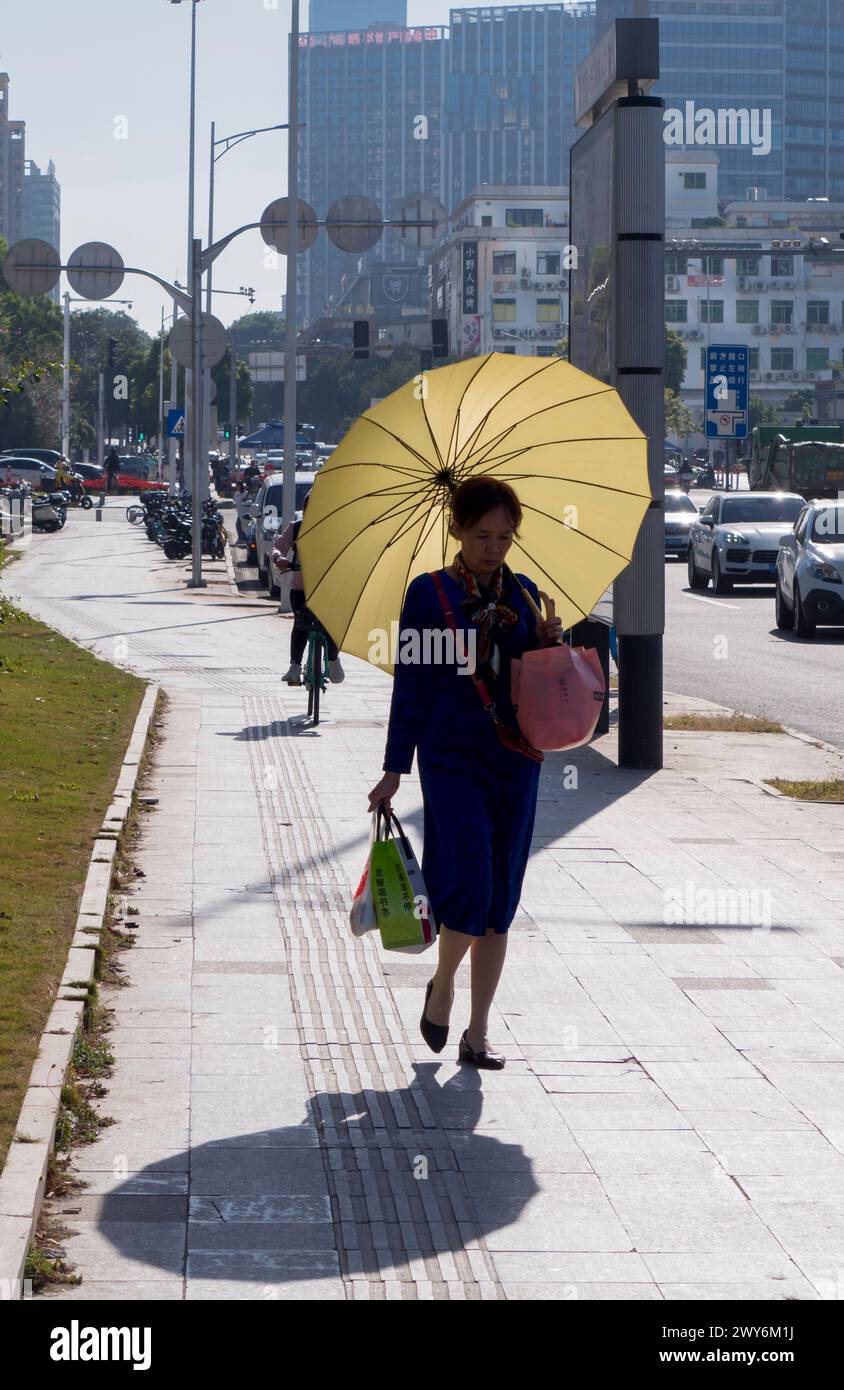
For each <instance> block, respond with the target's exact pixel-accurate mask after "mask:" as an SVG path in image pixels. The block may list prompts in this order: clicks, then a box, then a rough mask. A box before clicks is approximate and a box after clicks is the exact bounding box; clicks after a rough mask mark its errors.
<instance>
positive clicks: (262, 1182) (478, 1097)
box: [69, 1063, 539, 1299]
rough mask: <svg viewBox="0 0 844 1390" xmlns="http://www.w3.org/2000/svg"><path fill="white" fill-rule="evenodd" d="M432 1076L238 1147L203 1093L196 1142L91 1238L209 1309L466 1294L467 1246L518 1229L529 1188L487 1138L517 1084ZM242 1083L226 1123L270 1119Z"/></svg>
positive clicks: (130, 1195)
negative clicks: (102, 1239)
mask: <svg viewBox="0 0 844 1390" xmlns="http://www.w3.org/2000/svg"><path fill="white" fill-rule="evenodd" d="M439 1066H440V1064H439V1063H416V1064H414V1070H415V1072H416V1076H415V1079H414V1081H413V1082H412V1083H411V1084H410V1086H407V1087H402V1088H392V1089H381V1090H376V1089H369V1088H366V1089H360V1090H356V1091H349V1090H346V1091H343V1090H338V1091H328V1090H321V1091H319V1092H317V1093H316V1094H315V1095H313V1096H312V1097H311V1098H310V1099H308V1100H306V1102H305V1105H306V1109H307V1110H308V1112H309V1113H308V1114H307V1115H306V1116H305V1117H304V1118H302V1119H301V1120H300V1121H299V1122H298V1123H296V1124H291V1125H287V1126H283V1127H277V1128H276V1127H269V1128H266V1129H255V1130H251V1131H249V1132H237V1129H238V1127H237V1125H236V1124H232V1123H230V1120H229V1118H228V1117H227V1113H226V1110H227V1107H226V1101H225V1096H224V1094H223V1093H222V1092H220V1091H216V1092H203V1093H201V1094H200V1095H198V1096H197V1097H196V1102H197V1104H196V1107H195V1108H196V1113H195V1115H194V1117H193V1118H194V1121H195V1124H196V1127H197V1131H198V1133H200V1134H202V1135H203V1142H201V1143H199V1144H197V1145H195V1146H193V1147H192V1148H191V1149H190V1151H189V1152H187V1153H184V1154H181V1155H173V1156H172V1157H170V1158H168V1159H165V1160H162V1162H160V1163H154V1164H150V1165H148V1166H147V1167H146V1168H144V1169H143V1170H142V1171H140V1172H137V1173H135V1174H133V1175H132V1176H131V1177H129V1178H127V1179H126V1181H125V1182H123V1183H121V1184H120V1186H118V1187H117V1188H116V1189H115V1190H114V1191H113V1192H111V1193H110V1194H109V1195H108V1196H106V1197H105V1198H104V1199H103V1202H102V1206H101V1209H100V1217H99V1221H98V1228H99V1231H100V1233H101V1234H102V1235H105V1236H106V1237H107V1239H108V1240H109V1241H110V1242H111V1244H112V1245H113V1246H114V1247H115V1248H116V1250H118V1251H119V1252H120V1253H121V1254H122V1256H123V1257H124V1258H126V1259H128V1260H134V1261H137V1262H139V1263H142V1264H144V1265H145V1266H146V1267H147V1270H149V1269H150V1268H151V1267H155V1268H157V1269H160V1270H163V1271H165V1272H166V1273H167V1274H169V1275H172V1276H174V1277H182V1276H185V1275H186V1276H187V1278H188V1280H193V1281H198V1282H197V1283H196V1284H195V1287H196V1288H197V1289H199V1288H203V1289H204V1290H205V1291H206V1293H207V1296H208V1297H210V1298H213V1297H215V1294H214V1292H213V1285H214V1283H215V1282H218V1283H221V1282H226V1283H227V1284H229V1285H234V1286H236V1291H235V1292H234V1294H233V1295H229V1294H226V1295H223V1294H222V1293H221V1294H220V1295H219V1296H220V1297H223V1296H234V1297H256V1298H259V1297H262V1296H263V1297H272V1296H273V1294H272V1290H273V1289H274V1288H275V1289H277V1290H278V1296H285V1290H286V1291H287V1296H288V1297H290V1296H291V1293H293V1289H292V1288H291V1286H295V1288H296V1290H297V1292H296V1293H295V1294H294V1296H301V1297H302V1298H305V1299H307V1298H309V1297H314V1296H316V1297H320V1296H323V1295H321V1294H320V1293H318V1292H317V1290H316V1285H315V1284H314V1293H312V1294H310V1293H309V1292H308V1288H307V1286H308V1285H309V1284H312V1283H313V1281H326V1280H329V1281H331V1280H333V1281H334V1291H333V1294H332V1293H328V1294H326V1295H324V1296H328V1297H330V1296H335V1297H336V1296H342V1285H341V1284H340V1283H339V1278H340V1277H343V1278H345V1279H347V1280H349V1279H359V1280H386V1279H390V1280H400V1281H405V1282H406V1281H412V1280H414V1279H416V1280H430V1281H434V1282H435V1281H437V1280H442V1279H449V1278H450V1279H455V1278H456V1279H458V1280H463V1281H464V1282H467V1283H475V1282H476V1280H477V1278H478V1274H477V1261H475V1270H474V1271H473V1268H472V1265H471V1264H470V1262H469V1259H468V1256H467V1255H466V1250H467V1247H471V1246H472V1245H473V1243H474V1242H475V1241H477V1240H479V1239H480V1240H482V1239H483V1238H484V1237H485V1236H486V1235H488V1234H489V1233H490V1232H491V1231H494V1230H499V1229H501V1228H502V1227H504V1226H508V1225H510V1224H511V1223H512V1222H514V1221H517V1220H518V1218H519V1216H520V1214H521V1212H522V1211H523V1209H524V1207H525V1206H526V1204H527V1203H528V1202H529V1201H530V1199H531V1198H532V1197H533V1196H534V1195H536V1193H538V1192H539V1187H538V1184H537V1183H536V1181H535V1179H534V1176H533V1171H532V1165H531V1161H530V1159H529V1158H528V1157H527V1155H526V1154H525V1153H524V1151H523V1149H522V1147H521V1145H520V1144H518V1143H515V1142H505V1141H503V1140H502V1139H499V1138H497V1137H496V1134H495V1133H494V1132H492V1129H493V1127H494V1128H498V1129H502V1128H505V1125H504V1123H503V1122H502V1116H505V1117H506V1116H507V1115H512V1114H513V1113H514V1110H515V1109H516V1108H517V1105H516V1104H514V1096H513V1094H512V1089H513V1087H512V1083H513V1082H515V1084H516V1085H517V1086H518V1084H519V1083H518V1078H512V1079H511V1078H505V1077H501V1076H500V1075H496V1076H495V1078H494V1081H493V1080H492V1078H490V1084H489V1085H488V1086H487V1087H485V1086H484V1079H483V1078H482V1077H481V1075H480V1074H479V1073H478V1072H477V1071H475V1070H474V1069H470V1068H466V1067H461V1068H458V1069H457V1071H456V1072H455V1073H454V1074H453V1075H451V1076H450V1077H449V1078H448V1080H447V1081H446V1082H445V1084H444V1085H440V1084H439V1081H438V1079H437V1072H438V1070H439ZM249 1080H250V1081H252V1083H253V1084H252V1086H251V1087H249V1086H247V1085H246V1084H243V1085H239V1084H238V1082H237V1080H235V1079H232V1087H231V1092H230V1094H231V1095H232V1096H233V1098H234V1100H233V1105H234V1109H235V1111H236V1110H237V1109H239V1108H241V1107H242V1106H243V1104H249V1105H250V1106H251V1107H252V1108H253V1109H255V1110H256V1111H260V1112H262V1113H264V1114H266V1113H268V1112H271V1110H272V1109H273V1098H274V1093H273V1092H272V1090H271V1089H268V1088H271V1086H272V1083H271V1081H270V1080H269V1078H262V1077H257V1076H256V1077H255V1078H254V1079H253V1078H250V1079H249ZM264 1081H266V1083H267V1084H266V1086H265V1085H263V1084H262V1083H263V1082H264ZM485 1090H486V1095H484V1092H485ZM496 1090H497V1091H498V1093H499V1094H498V1097H496V1094H495V1093H496ZM508 1091H509V1092H510V1095H509V1097H508V1095H507V1092H508ZM262 1092H263V1093H264V1094H263V1098H262V1099H260V1100H256V1099H255V1098H256V1097H259V1096H261V1093H262ZM227 1094H229V1093H228V1092H227ZM200 1100H204V1101H207V1102H210V1103H209V1104H198V1102H199V1101H200ZM482 1102H483V1126H484V1127H483V1128H478V1125H479V1123H480V1122H481V1116H482ZM294 1104H295V1103H294ZM497 1104H499V1105H500V1106H501V1107H503V1109H499V1110H498V1113H497V1112H496V1105H497ZM283 1105H284V1108H287V1109H288V1110H289V1109H290V1106H291V1096H290V1094H289V1092H288V1093H287V1095H286V1097H285V1098H284V1101H283ZM486 1126H490V1129H489V1130H487V1128H486ZM513 1128H515V1125H512V1126H511V1133H512V1129H513ZM180 1160H182V1161H181V1162H180ZM180 1167H181V1170H182V1171H181V1172H180V1171H178V1170H179V1168H180ZM185 1169H186V1171H187V1180H186V1181H185ZM476 1199H479V1200H476ZM69 1254H70V1257H71V1259H72V1258H73V1249H72V1245H71V1247H70V1249H69ZM438 1255H442V1256H443V1257H444V1259H443V1262H442V1263H441V1262H440V1261H439V1260H438V1258H437V1256H438ZM92 1277H96V1276H92ZM138 1277H139V1278H144V1277H146V1278H151V1277H153V1276H152V1275H151V1274H150V1273H147V1274H146V1275H142V1274H140V1273H139V1276H138ZM487 1277H488V1278H490V1279H491V1278H492V1277H493V1275H492V1273H491V1271H490V1273H489V1274H488V1276H487Z"/></svg>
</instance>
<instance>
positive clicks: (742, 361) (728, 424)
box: [704, 343, 750, 439]
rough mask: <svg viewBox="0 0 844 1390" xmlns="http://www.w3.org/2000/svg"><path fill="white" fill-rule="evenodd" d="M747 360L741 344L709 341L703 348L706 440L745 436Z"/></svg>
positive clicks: (745, 349)
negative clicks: (704, 357)
mask: <svg viewBox="0 0 844 1390" xmlns="http://www.w3.org/2000/svg"><path fill="white" fill-rule="evenodd" d="M749 359H750V349H749V348H748V347H746V346H744V345H737V344H735V343H712V344H710V346H709V347H708V348H707V349H706V390H705V396H704V399H705V405H704V414H705V419H706V437H707V439H746V438H747V391H748V368H749Z"/></svg>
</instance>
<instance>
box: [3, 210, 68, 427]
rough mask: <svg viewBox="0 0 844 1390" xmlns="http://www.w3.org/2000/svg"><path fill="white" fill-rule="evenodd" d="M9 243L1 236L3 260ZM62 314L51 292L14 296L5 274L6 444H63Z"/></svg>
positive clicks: (4, 423) (4, 377)
mask: <svg viewBox="0 0 844 1390" xmlns="http://www.w3.org/2000/svg"><path fill="white" fill-rule="evenodd" d="M7 249H8V247H7V243H6V242H5V241H4V240H3V238H2V237H0V264H2V262H3V260H4V259H5V256H6V251H7ZM61 358H62V317H61V311H60V310H59V308H58V305H56V304H54V303H53V302H52V300H50V299H48V298H47V297H46V296H45V295H38V296H36V297H35V298H32V299H29V298H23V297H22V296H20V295H17V294H12V292H11V290H10V289H9V287H8V285H7V284H6V282H5V280H4V279H3V278H2V275H0V383H2V389H0V399H2V402H3V407H5V408H0V448H2V449H7V448H14V447H17V446H19V445H29V446H30V447H31V448H55V447H56V445H57V444H58V443H59V395H58V391H57V390H56V380H55V379H56V375H57V373H59V372H60V371H61Z"/></svg>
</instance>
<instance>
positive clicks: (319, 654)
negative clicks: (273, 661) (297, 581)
mask: <svg viewBox="0 0 844 1390" xmlns="http://www.w3.org/2000/svg"><path fill="white" fill-rule="evenodd" d="M296 622H297V623H298V625H299V628H300V630H303V631H305V632H307V634H308V646H307V650H306V653H305V669H304V672H303V680H302V684H303V685H304V686H305V687H306V688H307V691H308V717H309V718H312V719H313V722H314V725H315V726H316V725H317V724H318V723H319V703H320V695H322V694H324V693H325V690H326V688H327V686H328V637H327V635H326V632H325V629H324V627H323V626H322V624H321V623H320V621H319V619H318V618H317V617H316V616H315V615H314V614H313V613H310V612H308V611H307V610H306V612H305V613H300V614H299V615H298V616H297V618H296Z"/></svg>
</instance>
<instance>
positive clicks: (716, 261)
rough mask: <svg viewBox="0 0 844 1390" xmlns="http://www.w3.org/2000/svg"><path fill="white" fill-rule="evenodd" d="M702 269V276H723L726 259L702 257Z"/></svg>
mask: <svg viewBox="0 0 844 1390" xmlns="http://www.w3.org/2000/svg"><path fill="white" fill-rule="evenodd" d="M700 269H701V274H702V275H723V274H724V257H723V256H701V258H700Z"/></svg>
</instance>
